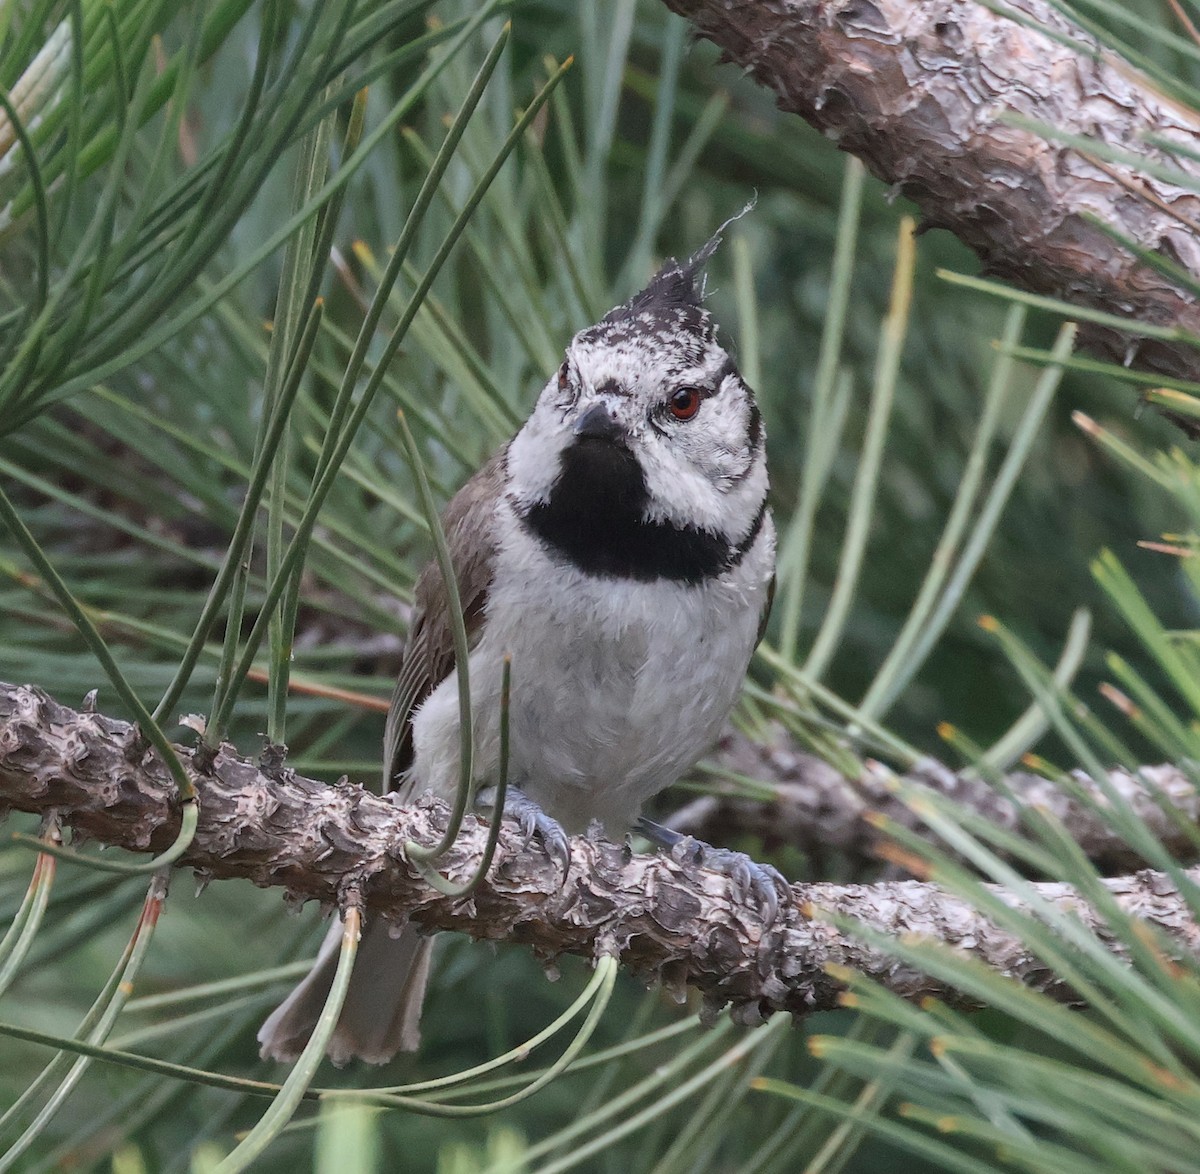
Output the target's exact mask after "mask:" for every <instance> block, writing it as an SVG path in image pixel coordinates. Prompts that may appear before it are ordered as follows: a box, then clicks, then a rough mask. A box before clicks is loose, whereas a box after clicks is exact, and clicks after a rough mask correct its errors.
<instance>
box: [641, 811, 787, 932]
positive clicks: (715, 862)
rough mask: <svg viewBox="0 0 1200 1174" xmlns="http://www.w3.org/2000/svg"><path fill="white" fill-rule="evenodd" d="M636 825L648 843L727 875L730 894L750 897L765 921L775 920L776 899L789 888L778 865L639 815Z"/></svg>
mask: <svg viewBox="0 0 1200 1174" xmlns="http://www.w3.org/2000/svg"><path fill="white" fill-rule="evenodd" d="M638 828H639V829H640V830H641V831H642V832H643V833H644V834H645V835H646V837H647V838H648V839H649V840H650V841H651V843H654V844H657V845H659V846H660V847H662V848H665V849H666V850H667V851H668V852H669V853H670V855H671V857H672V858H673V859H675V860H678V861H680V863H685V864H694V865H696V866H697V867H699V868H708V869H711V870H712V871H713V872H719V873H721V874H722V876H727V877H728V878H729V882H730V884H731V885H732V887H733V893H734V896H735V897H736V898H737V899H738V900H741V901H753V902H754V904H756V905H757V906H758V907H759V909H761V910H762V913H763V917H764V920H766V921H768V922H771V921H774V920H775V918H776V917H777V916H778V914H779V904H780V901H781V900H784V901H786V900H787V896H788V894H789V893H790V892H791V886H790V885H789V884H788V882H787V879H786V878H785V877H784V875H783V874H782V873H781V872H780V871H779V870H778V869H776V868H772V867H771V866H770V865H769V864H760V863H758V861H756V860H752V859H751V858H750V857H749V856H747V855H746V853H745V852H735V851H733V850H732V849H731V848H714V847H713V846H712V845H711V844H706V843H704V841H703V840H697V839H694V838H693V837H692V836H685V835H682V834H681V833H679V832H677V831H673V830H672V829H671V828H668V827H663V826H662V824H657V823H652V822H651V821H650V820H648V819H639V820H638Z"/></svg>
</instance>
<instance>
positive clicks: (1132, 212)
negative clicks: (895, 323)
mask: <svg viewBox="0 0 1200 1174" xmlns="http://www.w3.org/2000/svg"><path fill="white" fill-rule="evenodd" d="M664 2H665V3H666V5H667V7H668V8H670V9H672V11H674V12H677V13H679V14H681V15H682V16H684V17H686V18H687V19H688V20H689V21H690V22H691V23H692V24H693V25H694V26H695V28H696V29H697V30H698V31H699V33H700V34H701V35H702V36H704V37H706V38H708V39H709V40H711V41H713V42H715V43H716V44H717V45H718V46H720V48H721V49H722V50H723V52H724V55H725V56H726V57H727V58H728V59H730V60H732V61H735V62H737V63H738V64H739V65H741V66H743V67H744V68H745V69H746V70H747V71H748V72H749V73H750V74H751V75H752V76H753V77H754V78H755V79H756V80H757V81H758V82H760V83H761V84H762V85H763V86H765V87H767V88H768V89H770V90H773V91H774V92H775V94H776V95H777V97H778V100H779V105H780V107H781V108H782V109H784V110H786V111H791V112H793V113H796V114H799V115H800V116H801V117H803V118H805V119H806V120H807V121H808V122H810V123H812V125H813V126H815V127H817V128H818V129H819V130H821V131H823V132H824V133H825V134H826V135H827V136H829V137H830V138H833V139H834V140H836V141H837V143H838V145H839V146H840V147H841V148H842V149H843V150H846V151H849V152H850V153H852V154H854V155H856V156H858V157H859V158H860V159H862V161H863V162H864V163H865V164H866V166H867V167H868V169H869V170H870V171H871V172H872V173H873V174H874V175H876V176H878V177H879V178H880V179H883V180H885V181H886V182H887V183H890V184H893V185H895V186H896V187H897V189H898V190H899V191H901V192H903V194H904V195H906V196H908V197H909V198H910V199H912V200H913V201H915V202H916V203H917V205H918V206H919V207H920V209H921V212H922V215H923V219H924V225H925V226H927V227H938V228H946V229H949V230H950V231H951V232H953V233H955V234H956V235H957V236H958V237H960V238H961V239H962V240H963V241H965V242H966V243H967V244H968V245H970V246H971V248H973V249H974V250H975V251H976V252H977V253H978V254H979V256H980V257H981V258H982V260H983V262H984V265H985V267H986V269H987V270H988V271H989V272H991V273H993V274H995V275H997V276H1000V277H1003V278H1005V279H1007V280H1010V281H1012V282H1013V283H1014V284H1015V285H1018V286H1020V287H1022V288H1024V289H1028V290H1032V291H1034V292H1036V293H1041V294H1049V295H1052V296H1054V297H1059V298H1063V299H1065V300H1067V301H1070V302H1073V303H1076V304H1079V305H1083V306H1089V307H1093V308H1097V309H1101V310H1106V311H1108V312H1110V313H1116V314H1121V315H1128V316H1129V317H1131V318H1134V319H1140V320H1142V321H1145V322H1148V323H1154V324H1157V325H1160V326H1161V325H1167V326H1178V327H1181V328H1183V330H1185V331H1187V332H1189V333H1190V334H1192V335H1200V306H1198V305H1197V299H1196V298H1195V297H1194V296H1193V295H1192V294H1190V293H1188V292H1187V291H1186V289H1185V288H1184V287H1183V286H1181V285H1179V284H1177V283H1176V282H1174V281H1172V280H1170V279H1168V278H1167V277H1164V276H1163V275H1162V274H1161V273H1159V272H1157V271H1156V270H1155V269H1153V268H1152V267H1151V266H1150V265H1148V264H1147V263H1146V262H1144V261H1141V260H1139V259H1138V258H1137V257H1136V256H1135V255H1134V254H1133V253H1132V252H1130V251H1128V250H1127V249H1125V248H1123V247H1122V246H1121V245H1119V244H1117V243H1116V242H1114V240H1113V239H1112V238H1111V237H1110V236H1108V235H1106V233H1105V232H1104V231H1102V230H1101V229H1100V228H1099V227H1097V226H1096V225H1095V224H1094V223H1092V222H1091V221H1090V220H1089V217H1096V218H1098V219H1099V220H1100V221H1102V222H1103V223H1104V224H1106V225H1109V226H1111V227H1112V228H1115V229H1117V230H1119V231H1120V232H1121V233H1122V234H1124V235H1125V236H1127V237H1129V238H1132V239H1133V240H1134V241H1136V242H1137V243H1138V244H1139V245H1141V246H1142V247H1144V248H1145V249H1147V250H1150V251H1151V252H1153V253H1156V254H1159V255H1160V256H1161V257H1163V258H1164V259H1166V260H1168V261H1171V262H1174V263H1177V264H1178V265H1180V266H1182V268H1183V269H1185V270H1187V271H1188V272H1189V273H1190V274H1191V275H1192V276H1194V277H1200V232H1198V231H1197V228H1196V226H1197V223H1198V222H1200V197H1198V196H1197V195H1196V194H1195V193H1194V192H1192V191H1188V190H1185V188H1183V187H1181V186H1177V185H1176V184H1172V183H1169V182H1167V181H1165V180H1163V179H1160V178H1157V177H1156V176H1154V175H1151V174H1149V173H1148V172H1147V171H1145V170H1140V169H1138V168H1135V167H1131V166H1128V165H1126V164H1124V163H1114V162H1105V161H1103V160H1102V159H1099V158H1097V157H1089V155H1088V154H1086V153H1084V152H1083V151H1081V150H1079V149H1077V148H1075V147H1071V146H1066V145H1063V144H1061V143H1056V142H1050V141H1047V139H1046V138H1045V137H1043V136H1042V135H1040V134H1038V133H1037V132H1036V131H1034V130H1029V129H1024V128H1023V127H1022V126H1020V125H1014V124H1013V121H1012V119H1013V116H1016V117H1017V118H1018V119H1025V120H1032V121H1034V122H1036V123H1039V124H1042V125H1047V126H1050V127H1053V128H1054V129H1055V130H1056V131H1059V132H1065V133H1066V134H1069V135H1079V136H1086V137H1088V138H1089V139H1091V140H1092V141H1093V142H1095V143H1097V144H1099V145H1100V147H1101V148H1113V149H1116V150H1118V151H1123V152H1132V153H1134V154H1136V155H1137V156H1138V157H1139V158H1140V159H1145V160H1146V161H1147V162H1148V163H1149V164H1150V165H1158V166H1162V167H1168V168H1171V169H1173V170H1175V171H1177V172H1183V173H1185V174H1186V175H1187V176H1189V177H1191V180H1192V181H1193V182H1200V164H1198V163H1197V162H1196V161H1195V160H1192V159H1188V158H1187V157H1185V156H1184V155H1183V154H1180V153H1178V152H1175V151H1173V150H1172V149H1171V144H1176V143H1177V144H1179V146H1180V147H1183V148H1186V149H1189V150H1191V151H1193V152H1196V151H1200V115H1197V114H1196V112H1194V111H1192V110H1189V109H1187V108H1186V107H1185V106H1183V105H1182V104H1180V103H1178V102H1176V101H1174V100H1172V99H1170V98H1168V97H1166V96H1164V95H1163V94H1161V93H1160V92H1158V91H1157V90H1156V89H1155V87H1154V85H1153V84H1152V83H1151V82H1150V81H1149V80H1148V79H1147V78H1145V77H1143V76H1142V75H1140V74H1139V73H1138V72H1137V71H1136V70H1134V69H1133V68H1132V67H1131V66H1129V65H1128V64H1127V63H1125V62H1124V61H1122V60H1121V59H1120V58H1118V57H1117V56H1116V55H1115V54H1113V53H1111V52H1109V51H1108V50H1105V49H1103V48H1102V47H1101V46H1100V44H1099V43H1098V42H1097V41H1096V40H1095V39H1094V38H1093V37H1091V36H1090V35H1089V34H1087V33H1086V32H1084V31H1083V30H1082V29H1081V28H1079V27H1078V26H1077V25H1075V24H1073V23H1072V22H1071V21H1070V20H1069V19H1068V18H1067V17H1065V16H1064V15H1063V14H1062V13H1060V12H1058V11H1057V10H1055V9H1054V8H1053V7H1051V5H1050V4H1049V3H1046V2H1044V0H1006V3H1005V4H1004V5H999V6H994V7H993V6H985V4H983V3H979V2H978V0H921V2H920V3H914V0H736V2H734V0H664ZM1148 135H1154V136H1157V137H1158V138H1159V139H1160V140H1165V145H1164V144H1163V143H1159V144H1151V143H1149V142H1147V136H1148ZM1081 336H1082V338H1083V340H1084V341H1085V342H1086V343H1087V344H1088V345H1090V346H1091V347H1092V348H1093V349H1095V350H1097V351H1099V352H1100V353H1101V354H1103V355H1104V356H1105V357H1107V358H1110V359H1115V360H1116V361H1118V362H1125V363H1127V362H1129V361H1131V360H1136V362H1137V363H1138V365H1140V366H1142V367H1145V368H1147V369H1149V370H1151V371H1155V372H1159V373H1165V374H1170V375H1175V376H1181V377H1184V378H1188V379H1193V380H1196V379H1200V352H1198V351H1197V350H1195V349H1194V348H1192V347H1191V346H1189V345H1187V344H1186V343H1183V342H1173V341H1155V340H1148V339H1144V338H1139V337H1138V336H1137V335H1136V334H1135V333H1127V332H1125V331H1116V330H1112V329H1109V328H1107V327H1098V326H1094V325H1088V324H1083V326H1082V333H1081Z"/></svg>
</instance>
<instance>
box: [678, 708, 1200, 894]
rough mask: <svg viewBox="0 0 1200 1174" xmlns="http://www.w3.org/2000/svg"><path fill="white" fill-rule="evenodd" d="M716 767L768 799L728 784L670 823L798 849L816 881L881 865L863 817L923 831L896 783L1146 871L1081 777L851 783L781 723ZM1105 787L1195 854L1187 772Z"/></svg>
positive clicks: (924, 775)
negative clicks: (1048, 822) (848, 868)
mask: <svg viewBox="0 0 1200 1174" xmlns="http://www.w3.org/2000/svg"><path fill="white" fill-rule="evenodd" d="M715 761H716V762H717V763H718V764H719V765H720V766H722V767H724V768H725V769H727V770H729V771H731V772H733V773H734V774H739V775H744V776H746V777H747V778H752V779H754V780H755V781H756V782H760V783H762V784H764V785H765V786H768V787H770V788H771V790H772V792H773V794H772V796H771V798H770V799H766V800H763V799H761V798H758V797H755V798H753V799H748V798H744V797H742V796H741V795H740V794H739V788H738V787H736V786H735V785H734V784H729V785H728V788H727V794H725V795H722V794H720V791H719V788H720V787H721V783H720V782H719V781H717V782H715V783H714V784H713V785H714V786H715V787H716V788H718V792H717V793H716V794H710V795H703V796H701V797H700V798H698V799H694V800H693V801H692V802H690V803H688V804H687V805H686V806H684V807H681V808H680V809H679V810H678V811H676V812H675V813H674V814H673V815H671V816H670V817H669V818H668V819H667V820H666V823H667V824H668V825H669V826H671V827H672V828H675V829H676V830H677V831H681V832H685V833H687V834H688V835H691V836H695V837H696V838H697V839H700V840H720V839H722V838H723V837H724V838H728V837H731V836H734V835H736V834H737V833H739V832H745V833H748V834H750V835H754V836H756V837H758V838H759V839H761V840H762V841H763V843H764V844H765V845H766V846H767V847H768V848H776V847H780V846H784V845H786V846H787V847H790V848H794V849H798V850H799V851H801V852H804V853H805V854H806V855H807V856H809V857H810V859H812V861H813V865H814V868H813V871H815V872H816V873H817V874H818V875H822V874H825V873H828V872H829V871H830V869H829V868H828V867H825V866H824V865H825V861H826V860H829V861H831V862H832V861H833V859H835V858H836V860H837V861H838V863H839V864H840V865H842V866H844V864H845V862H846V861H847V860H849V861H851V862H853V863H856V864H859V865H864V866H865V865H870V864H874V863H876V862H877V860H878V855H879V853H878V844H879V833H878V832H877V831H876V830H875V829H874V827H873V826H872V825H871V823H869V822H868V821H867V820H865V819H864V818H863V817H864V815H866V814H867V813H868V812H877V813H879V814H881V815H884V816H886V817H887V818H888V820H889V821H891V822H893V823H896V824H899V825H900V826H902V827H907V828H913V829H917V828H919V827H920V821H919V819H918V818H917V817H916V816H915V815H914V814H913V813H912V812H911V811H910V810H909V809H908V808H907V807H906V806H905V805H904V802H903V800H902V798H901V793H900V790H899V789H898V788H897V786H896V784H897V782H898V781H899V782H905V783H919V784H921V785H924V786H927V787H929V788H931V789H932V790H934V791H936V792H938V794H941V795H945V796H946V797H947V798H949V799H953V800H954V801H955V802H956V803H958V804H960V805H961V806H963V807H967V808H970V809H971V810H972V811H974V812H976V813H977V814H979V815H982V816H984V817H985V818H986V819H987V820H988V821H989V822H990V823H992V824H995V825H996V826H997V827H1002V828H1006V829H1008V830H1010V831H1019V830H1020V828H1021V825H1022V821H1023V820H1024V818H1025V816H1026V814H1027V812H1028V810H1029V809H1031V808H1037V809H1039V810H1040V811H1044V812H1048V813H1049V814H1051V815H1052V816H1053V817H1054V818H1055V819H1057V820H1058V821H1059V822H1060V823H1062V824H1063V825H1064V826H1066V827H1068V828H1070V829H1071V837H1072V839H1074V840H1075V842H1076V843H1077V844H1078V845H1079V846H1080V848H1081V849H1082V850H1083V852H1084V854H1085V855H1086V856H1087V857H1088V859H1089V860H1091V861H1092V863H1093V864H1095V865H1096V866H1097V868H1099V869H1100V870H1101V871H1102V872H1131V871H1133V870H1134V869H1137V868H1143V867H1145V865H1146V863H1147V862H1146V860H1144V859H1143V858H1142V857H1141V856H1139V855H1138V853H1137V852H1136V851H1134V849H1132V848H1131V847H1130V846H1129V845H1128V844H1127V843H1125V841H1124V840H1123V839H1122V838H1121V837H1120V836H1119V835H1118V834H1117V833H1116V832H1114V831H1113V828H1112V826H1111V824H1110V822H1109V821H1108V820H1106V819H1105V816H1104V813H1105V811H1106V810H1108V809H1109V808H1110V802H1109V799H1108V797H1107V796H1106V795H1105V793H1104V790H1103V789H1102V788H1101V786H1100V785H1099V784H1098V783H1097V782H1096V780H1095V779H1092V778H1089V777H1088V775H1086V774H1084V772H1083V771H1072V772H1071V775H1070V786H1069V787H1064V786H1059V785H1058V784H1056V783H1053V782H1050V781H1049V780H1047V779H1044V778H1042V777H1041V776H1040V775H1035V774H1033V773H1032V772H1030V771H1011V772H1009V773H1007V774H1006V775H1005V776H1004V786H1005V788H1006V790H1007V792H1008V794H1007V795H1006V794H1004V793H1002V792H1001V791H1000V790H999V789H998V788H996V787H994V786H992V785H991V784H990V783H988V782H987V781H985V780H984V779H981V778H979V777H978V776H977V775H974V774H971V773H970V772H963V773H962V774H957V773H955V772H954V771H952V770H950V769H949V768H947V767H946V766H944V765H943V764H942V763H940V762H937V761H936V760H935V759H931V758H926V759H922V760H921V761H920V762H918V763H916V764H915V765H914V766H913V767H912V768H911V769H910V770H909V771H908V772H907V773H906V774H904V775H903V776H900V777H899V778H898V777H897V775H896V774H895V773H894V772H893V771H892V770H891V769H890V768H889V767H887V766H885V765H884V764H883V763H880V762H873V761H871V760H868V761H867V762H866V763H865V764H864V766H863V770H862V773H861V774H860V775H858V777H856V778H850V777H848V776H846V775H843V774H840V773H839V772H838V771H836V770H835V769H834V768H833V767H832V766H830V765H829V764H828V763H827V762H825V761H823V760H822V759H820V758H817V757H815V756H814V755H812V754H808V753H805V752H804V751H803V750H802V749H801V748H800V747H799V746H798V745H797V744H796V742H795V740H794V739H793V738H792V737H791V736H790V735H789V734H788V733H787V731H786V730H785V729H784V728H783V727H782V726H781V725H778V724H777V725H775V727H774V729H773V731H772V734H771V736H769V737H767V738H764V739H762V740H755V741H751V740H750V739H749V738H747V737H745V736H744V735H742V734H731V735H730V736H729V737H728V738H726V739H725V740H724V741H723V742H722V743H721V744H720V746H718V748H717V752H716V755H715ZM1106 781H1107V783H1108V784H1109V785H1110V786H1111V787H1112V788H1113V790H1114V791H1115V793H1116V794H1117V795H1119V796H1120V797H1121V799H1122V800H1123V801H1124V802H1125V803H1127V804H1128V805H1129V807H1130V808H1131V809H1132V810H1133V811H1134V812H1136V814H1137V816H1138V818H1139V819H1140V820H1142V821H1143V822H1144V823H1145V824H1146V825H1147V826H1148V827H1149V828H1150V829H1151V831H1153V833H1154V835H1155V837H1156V839H1157V840H1158V841H1159V842H1160V843H1161V844H1163V845H1165V846H1166V847H1167V848H1168V849H1169V850H1170V852H1171V853H1172V854H1173V855H1174V856H1175V857H1176V858H1177V859H1180V860H1189V859H1192V858H1194V857H1195V856H1196V854H1197V853H1196V847H1195V843H1194V841H1193V839H1192V837H1191V836H1190V835H1189V831H1190V830H1191V828H1194V827H1195V825H1196V824H1197V823H1200V792H1197V789H1196V785H1195V783H1194V782H1193V780H1192V777H1191V776H1190V775H1189V774H1188V772H1187V771H1185V770H1183V769H1181V768H1180V767H1178V766H1175V765H1173V764H1172V763H1159V764H1155V765H1150V766H1142V767H1139V768H1138V769H1137V771H1128V770H1123V769H1120V768H1113V769H1112V770H1110V771H1109V772H1108V779H1107V780H1106ZM1009 796H1011V798H1010V797H1009ZM1178 813H1182V815H1183V816H1184V819H1183V820H1182V821H1181V820H1180V819H1178V818H1177V815H1178ZM842 875H845V874H844V873H843V874H842Z"/></svg>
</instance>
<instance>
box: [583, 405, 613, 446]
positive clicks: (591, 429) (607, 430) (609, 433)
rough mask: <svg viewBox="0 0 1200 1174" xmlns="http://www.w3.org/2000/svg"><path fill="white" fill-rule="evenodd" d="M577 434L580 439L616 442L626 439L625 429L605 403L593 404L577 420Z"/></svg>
mask: <svg viewBox="0 0 1200 1174" xmlns="http://www.w3.org/2000/svg"><path fill="white" fill-rule="evenodd" d="M575 435H576V436H577V437H578V438H579V439H580V440H607V441H609V442H610V443H616V442H617V441H621V440H624V439H625V429H624V428H623V427H622V426H621V425H620V424H618V423H617V421H616V420H614V419H613V416H612V413H611V412H610V411H609V410H608V408H607V407H605V405H604V404H592V406H591V407H590V408H588V410H587V411H586V412H584V413H583V415H582V416H580V417H579V419H578V420H576V421H575Z"/></svg>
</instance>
